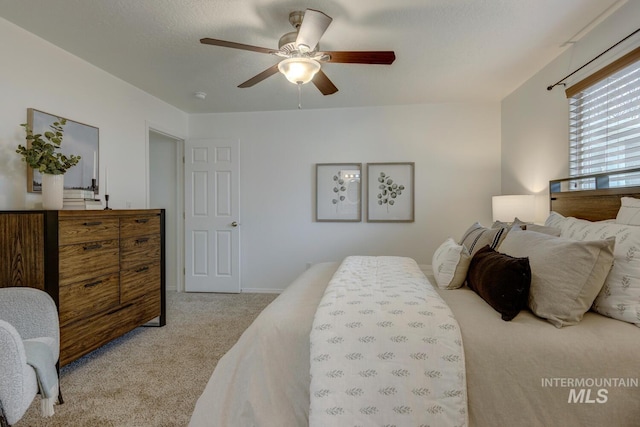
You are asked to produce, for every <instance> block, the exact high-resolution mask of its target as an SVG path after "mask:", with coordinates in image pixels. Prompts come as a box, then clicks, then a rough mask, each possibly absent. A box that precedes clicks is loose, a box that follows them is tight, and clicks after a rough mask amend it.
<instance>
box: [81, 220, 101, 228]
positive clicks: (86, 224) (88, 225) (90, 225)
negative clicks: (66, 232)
mask: <svg viewBox="0 0 640 427" xmlns="http://www.w3.org/2000/svg"><path fill="white" fill-rule="evenodd" d="M100 224H102V221H93V222H85V223H84V225H85V226H86V227H95V226H96V225H100Z"/></svg>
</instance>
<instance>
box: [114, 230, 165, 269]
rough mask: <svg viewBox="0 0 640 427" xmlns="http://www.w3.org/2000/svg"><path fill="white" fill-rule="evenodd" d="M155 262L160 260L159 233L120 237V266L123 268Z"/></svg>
mask: <svg viewBox="0 0 640 427" xmlns="http://www.w3.org/2000/svg"><path fill="white" fill-rule="evenodd" d="M154 262H160V235H159V234H156V235H152V236H144V237H130V238H127V239H120V268H121V269H122V270H129V269H132V268H135V267H137V266H140V265H148V264H152V263H154Z"/></svg>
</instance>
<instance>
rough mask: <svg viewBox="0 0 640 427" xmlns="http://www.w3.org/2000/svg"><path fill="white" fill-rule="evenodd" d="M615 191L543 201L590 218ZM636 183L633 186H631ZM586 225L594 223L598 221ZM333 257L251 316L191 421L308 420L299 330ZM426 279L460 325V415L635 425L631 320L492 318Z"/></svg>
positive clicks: (303, 334)
mask: <svg viewBox="0 0 640 427" xmlns="http://www.w3.org/2000/svg"><path fill="white" fill-rule="evenodd" d="M627 194H631V192H620V191H617V193H616V194H615V197H610V195H609V194H604V196H605V197H604V198H603V193H602V191H595V192H591V191H582V192H579V194H578V193H577V192H576V193H574V194H570V195H567V196H566V197H565V196H564V195H552V201H551V209H552V210H554V211H556V212H558V213H559V214H562V213H563V212H565V213H566V212H569V210H570V215H573V216H576V217H586V218H588V219H589V220H590V221H599V220H605V219H612V218H615V217H616V214H618V212H619V209H620V197H623V196H625V195H627ZM637 194H638V192H637V189H636V192H633V195H637ZM567 197H571V198H576V197H577V198H579V201H578V202H575V200H572V199H568V198H567ZM603 200H604V201H603ZM576 204H577V205H579V206H581V210H580V211H576V210H575V208H574V206H576ZM567 206H568V207H569V208H567ZM594 207H596V209H595V211H597V213H595V214H594ZM638 208H639V209H640V206H638ZM567 209H569V210H567ZM578 221H580V220H578V219H576V220H575V221H574V222H573V223H571V224H569V225H567V226H566V227H567V229H568V230H569V231H567V232H571V233H574V234H575V233H576V230H581V231H580V233H581V236H582V237H584V238H586V237H585V236H587V234H588V233H587V232H583V230H585V229H586V227H589V226H590V225H588V224H586V221H585V223H581V222H578ZM603 226H606V223H603ZM639 229H640V227H639ZM597 232H599V233H601V234H602V231H601V229H600V230H597ZM508 236H509V234H507V237H508ZM574 237H575V236H574ZM498 249H499V247H498ZM627 256H628V254H627ZM340 266H341V263H340V262H329V263H319V264H315V265H313V266H312V267H310V268H309V269H308V270H307V271H305V272H304V273H303V274H302V275H301V276H300V277H298V278H297V279H296V280H295V281H294V282H293V283H292V284H291V285H290V286H289V287H288V288H287V289H286V290H285V291H284V292H283V293H282V294H281V295H280V296H279V297H278V298H277V299H276V300H275V301H274V302H273V303H272V304H270V305H269V306H268V307H267V308H266V309H265V310H264V311H263V312H262V313H261V314H260V316H258V318H257V319H256V320H255V322H254V323H253V324H252V325H251V326H250V327H249V328H248V329H247V330H246V331H245V333H244V334H243V335H242V337H241V338H240V339H239V341H238V342H237V343H236V345H235V346H234V347H233V348H232V349H231V350H230V351H229V352H228V353H227V354H226V355H225V356H224V357H223V358H222V359H221V360H220V362H219V363H218V365H217V367H216V369H215V371H214V373H213V374H212V376H211V378H210V380H209V382H208V384H207V386H206V388H205V390H204V392H203V393H202V395H201V396H200V398H199V399H198V402H197V404H196V407H195V410H194V412H193V415H192V418H191V422H190V425H191V426H234V427H236V426H239V427H244V426H274V427H275V426H277V427H287V426H291V427H293V426H306V425H309V409H310V405H311V404H312V403H311V402H312V399H313V396H310V394H313V393H310V386H311V378H310V369H311V362H310V359H311V356H312V353H311V352H310V334H311V332H312V328H313V327H314V315H315V313H316V310H317V309H318V306H319V305H320V304H321V302H322V301H323V297H324V295H325V290H326V288H327V284H328V283H329V282H330V281H331V280H332V277H333V276H334V273H336V271H337V270H338V269H339V268H340ZM424 273H425V275H426V277H427V279H428V280H429V282H431V283H435V282H436V281H435V278H434V274H433V271H432V270H430V268H429V267H425V268H424ZM434 288H435V289H436V290H437V293H438V295H439V296H440V297H441V298H442V300H444V301H445V302H446V305H447V306H448V308H449V309H450V310H451V312H452V313H453V316H454V317H455V321H456V322H457V324H458V325H459V329H460V333H461V337H462V343H463V347H464V350H463V351H464V367H465V377H464V381H465V382H466V395H465V397H466V404H467V406H466V409H465V411H466V413H465V417H464V418H465V419H464V422H463V423H462V425H464V424H467V425H469V426H472V427H479V426H497V425H505V426H506V425H510V426H551V425H562V426H590V425H593V426H599V425H616V426H636V425H638V419H640V386H639V385H638V377H640V375H639V372H640V358H639V357H638V355H639V354H640V339H639V338H640V330H639V328H638V326H636V325H635V324H633V323H632V322H629V321H622V320H619V319H615V318H611V317H607V316H605V315H602V314H599V313H596V312H594V311H588V312H586V313H585V314H584V316H583V317H581V319H580V320H579V322H577V323H576V324H573V325H571V326H563V327H557V325H556V326H554V324H552V323H550V322H551V321H547V320H545V319H542V318H540V317H538V316H536V315H535V314H533V313H532V312H531V311H529V310H521V311H520V312H519V314H517V315H516V316H515V317H514V318H513V319H512V320H510V321H504V320H502V319H501V314H500V313H498V312H497V311H496V310H495V309H494V308H493V307H492V306H490V305H489V304H487V303H486V302H485V301H483V299H482V298H481V297H480V296H479V295H478V293H477V292H474V291H473V290H471V289H469V288H468V287H462V288H460V289H455V290H446V289H439V288H438V287H437V286H434ZM637 302H638V303H640V299H638V301H637ZM627 314H628V313H627ZM625 315H626V314H625ZM312 351H313V350H312ZM396 424H397V425H408V424H403V422H398V423H396ZM316 425H320V424H317V423H316ZM332 425H354V423H352V422H347V423H343V422H339V423H335V424H332ZM369 425H371V424H369ZM378 425H383V423H379V424H378ZM451 425H454V424H451Z"/></svg>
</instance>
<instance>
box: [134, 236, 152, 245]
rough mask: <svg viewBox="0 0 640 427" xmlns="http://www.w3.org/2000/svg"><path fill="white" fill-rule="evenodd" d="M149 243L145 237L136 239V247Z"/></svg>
mask: <svg viewBox="0 0 640 427" xmlns="http://www.w3.org/2000/svg"><path fill="white" fill-rule="evenodd" d="M148 241H149V238H148V237H144V238H142V239H136V245H140V244H142V243H147V242H148Z"/></svg>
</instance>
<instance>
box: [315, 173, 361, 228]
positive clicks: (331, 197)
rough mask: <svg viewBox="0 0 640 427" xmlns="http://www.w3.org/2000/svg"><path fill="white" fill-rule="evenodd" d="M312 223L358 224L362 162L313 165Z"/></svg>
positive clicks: (359, 217)
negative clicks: (314, 210)
mask: <svg viewBox="0 0 640 427" xmlns="http://www.w3.org/2000/svg"><path fill="white" fill-rule="evenodd" d="M316 221H318V222H359V221H362V163H317V164H316Z"/></svg>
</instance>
